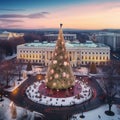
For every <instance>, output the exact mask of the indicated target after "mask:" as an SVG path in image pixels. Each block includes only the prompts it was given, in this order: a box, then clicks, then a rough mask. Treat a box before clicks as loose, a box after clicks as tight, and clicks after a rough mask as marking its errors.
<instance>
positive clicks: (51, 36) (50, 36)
mask: <svg viewBox="0 0 120 120" xmlns="http://www.w3.org/2000/svg"><path fill="white" fill-rule="evenodd" d="M44 36H45V37H46V39H47V40H50V41H54V40H57V38H58V34H45V35H44ZM64 39H65V40H70V41H73V40H76V39H77V36H76V34H64Z"/></svg>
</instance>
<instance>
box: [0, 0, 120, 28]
mask: <svg viewBox="0 0 120 120" xmlns="http://www.w3.org/2000/svg"><path fill="white" fill-rule="evenodd" d="M119 11H120V2H119V0H114V2H113V0H101V1H97V0H81V1H79V0H75V1H72V0H65V1H64V0H58V1H57V0H51V1H50V2H49V1H48V0H46V1H39V0H35V1H32V0H26V1H24V0H21V1H16V0H12V1H9V0H4V1H3V0H1V4H0V29H2V28H10V29H12V28H20V29H45V28H57V27H58V24H59V23H63V24H64V28H68V29H71V28H73V29H119V28H120V23H119V21H120V17H119V16H120V13H119Z"/></svg>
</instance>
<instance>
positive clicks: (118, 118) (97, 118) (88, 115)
mask: <svg viewBox="0 0 120 120" xmlns="http://www.w3.org/2000/svg"><path fill="white" fill-rule="evenodd" d="M106 110H108V105H103V106H101V107H99V108H97V109H94V110H91V111H89V112H85V113H83V115H84V116H85V118H80V115H81V114H76V115H73V116H72V118H71V119H70V120H120V105H119V106H117V105H113V106H112V111H113V112H114V113H115V115H114V116H107V115H106V114H105V113H104V111H106Z"/></svg>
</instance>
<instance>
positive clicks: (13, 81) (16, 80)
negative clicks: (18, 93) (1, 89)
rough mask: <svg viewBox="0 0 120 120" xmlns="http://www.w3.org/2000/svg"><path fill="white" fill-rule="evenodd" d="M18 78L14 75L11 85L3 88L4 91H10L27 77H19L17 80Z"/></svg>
mask: <svg viewBox="0 0 120 120" xmlns="http://www.w3.org/2000/svg"><path fill="white" fill-rule="evenodd" d="M18 79H19V78H18V77H14V79H13V80H12V81H11V82H12V83H11V87H10V88H7V89H5V91H9V92H12V91H13V90H15V89H16V88H17V87H19V86H20V85H21V84H22V83H23V82H24V81H25V80H26V79H27V77H26V78H23V77H21V81H18Z"/></svg>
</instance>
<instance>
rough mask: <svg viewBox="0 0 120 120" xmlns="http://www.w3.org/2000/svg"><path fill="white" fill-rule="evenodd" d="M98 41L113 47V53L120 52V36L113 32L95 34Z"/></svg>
mask: <svg viewBox="0 0 120 120" xmlns="http://www.w3.org/2000/svg"><path fill="white" fill-rule="evenodd" d="M95 39H96V41H98V42H100V43H104V44H106V45H108V46H110V47H111V49H112V50H113V51H116V50H120V34H119V33H111V32H100V33H97V34H95Z"/></svg>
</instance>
